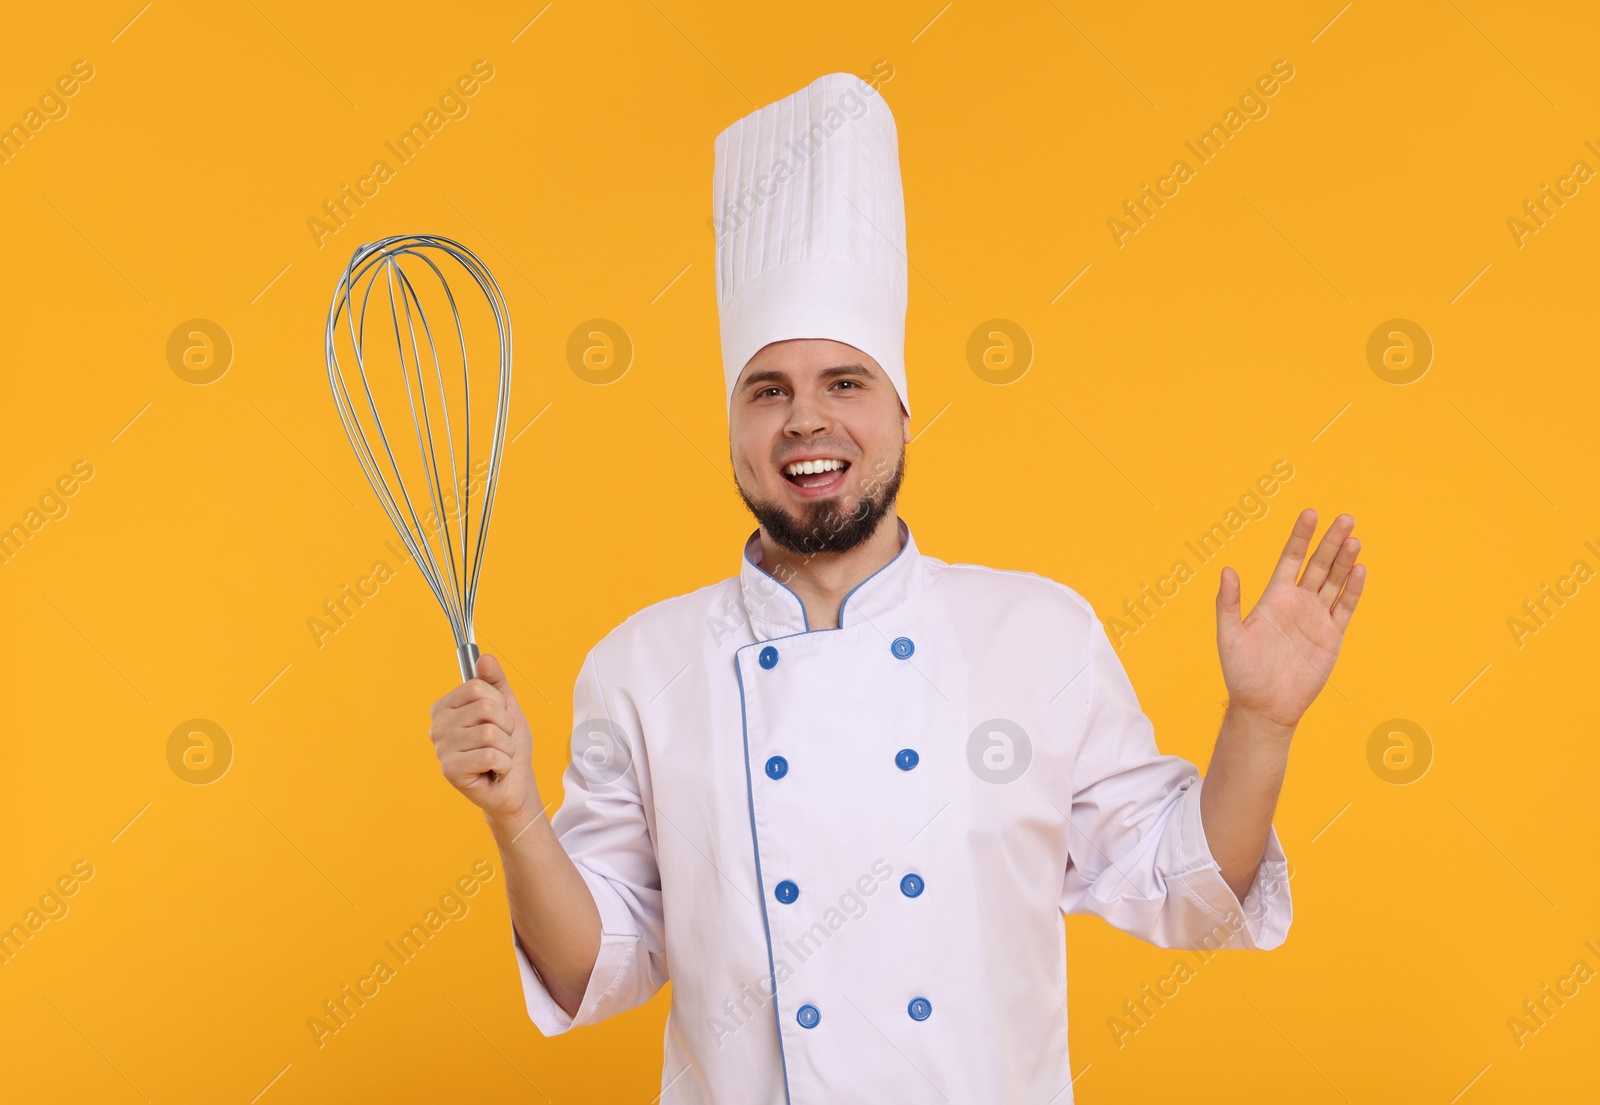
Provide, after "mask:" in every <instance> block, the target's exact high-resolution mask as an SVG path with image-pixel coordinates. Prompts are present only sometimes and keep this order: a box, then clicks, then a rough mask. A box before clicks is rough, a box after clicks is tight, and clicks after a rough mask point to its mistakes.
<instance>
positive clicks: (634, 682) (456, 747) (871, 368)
mask: <svg viewBox="0 0 1600 1105" xmlns="http://www.w3.org/2000/svg"><path fill="white" fill-rule="evenodd" d="M715 153H716V164H715V172H714V177H713V193H714V225H715V226H716V230H717V254H716V255H717V280H716V284H717V301H718V307H719V309H720V314H721V331H722V356H723V369H724V377H725V381H724V382H725V384H726V392H727V401H728V419H729V439H730V452H731V459H732V464H733V471H734V474H735V476H736V478H737V481H738V486H739V490H740V493H741V495H742V496H743V498H744V500H745V502H746V504H747V505H748V506H749V508H750V510H751V512H752V514H753V515H754V516H755V519H756V521H757V523H758V527H757V529H756V530H755V532H753V533H752V534H751V535H750V537H749V539H748V540H747V541H745V542H744V544H743V546H742V548H741V549H740V550H739V559H738V571H737V574H735V575H733V576H732V577H731V578H728V579H725V580H723V581H722V582H720V583H715V584H712V585H710V586H707V587H702V588H700V589H699V590H696V591H692V592H690V593H688V594H685V595H680V596H678V597H676V598H670V599H667V600H666V601H663V602H660V603H657V604H655V605H653V606H649V607H646V608H645V609H644V610H641V611H640V612H639V613H637V614H635V615H633V616H632V617H631V618H629V619H628V620H626V621H625V622H623V623H622V624H621V625H619V626H618V627H616V628H615V629H614V630H612V631H611V632H610V633H608V634H607V635H606V636H605V637H604V639H602V640H601V641H600V642H599V643H598V644H597V645H595V646H594V648H593V649H591V650H590V651H589V653H588V655H587V656H586V657H585V659H584V662H583V665H582V668H581V670H580V672H579V675H578V680H577V686H576V690H575V693H574V696H573V712H574V719H575V723H576V727H575V729H574V731H573V735H572V760H571V764H570V766H569V767H568V768H567V769H566V772H565V774H564V776H563V779H562V783H563V794H562V796H561V798H562V801H561V805H560V808H559V810H558V811H557V812H556V814H555V816H554V818H552V819H547V818H546V817H545V814H544V812H543V811H544V810H545V809H547V808H548V807H547V805H546V801H545V799H544V798H543V795H542V792H541V790H540V788H539V787H538V785H537V783H536V781H535V779H534V775H533V771H532V767H531V753H532V739H531V735H530V732H529V727H528V723H527V720H526V718H525V717H524V715H523V713H522V711H521V709H520V708H519V706H518V704H517V696H516V695H515V694H514V693H513V691H512V688H511V687H510V685H509V683H508V681H507V679H506V676H505V673H504V671H503V669H502V668H501V666H500V664H499V663H498V662H497V661H496V660H495V658H494V657H491V656H484V657H483V658H482V659H481V660H480V661H479V665H478V669H477V670H478V678H476V679H473V680H470V681H468V682H466V683H463V684H461V685H460V686H459V687H457V688H455V689H454V690H452V691H451V692H450V693H449V694H447V695H445V696H444V697H443V698H441V699H440V700H439V701H438V702H437V703H436V704H435V705H434V708H433V725H432V730H431V736H432V739H433V742H434V745H435V749H436V751H437V753H438V756H439V760H440V765H441V768H442V770H443V773H444V775H445V777H446V778H447V779H449V780H450V782H451V783H453V784H454V785H455V786H456V787H457V788H459V789H460V790H461V791H462V792H463V793H464V794H465V795H466V796H467V797H468V798H469V799H471V800H472V801H473V802H474V803H476V804H477V805H478V806H479V807H481V808H482V810H483V811H484V814H485V817H486V819H487V821H488V823H489V825H490V828H491V830H492V832H493V834H494V837H495V840H496V842H497V843H498V845H499V848H500V854H501V859H502V862H503V866H504V869H505V876H506V888H507V897H508V899H509V904H510V912H511V920H512V931H511V933H510V936H511V944H512V950H513V953H514V956H515V960H516V965H517V970H518V971H519V973H520V976H521V981H522V988H523V992H524V994H525V996H526V1000H527V1008H528V1014H529V1016H530V1017H531V1018H532V1019H533V1021H534V1023H535V1024H536V1025H537V1026H538V1028H539V1030H540V1031H541V1032H543V1033H544V1034H546V1035H556V1034H558V1033H562V1032H566V1031H568V1030H569V1029H572V1028H575V1027H579V1026H582V1025H589V1024H594V1023H596V1022H598V1021H602V1020H604V1019H606V1018H607V1017H611V1016H614V1015H615V1014H618V1013H621V1012H624V1011H626V1010H628V1009H632V1008H634V1007H635V1006H637V1005H639V1004H641V1003H643V1002H645V1001H647V1000H648V999H649V998H650V997H651V996H652V995H653V994H655V993H656V992H657V991H658V990H659V989H660V988H661V986H662V984H664V983H665V982H667V981H668V980H669V979H670V980H671V981H672V984H673V985H672V1005H671V1009H670V1012H669V1013H668V1017H667V1027H666V1036H665V1041H664V1052H665V1054H664V1065H663V1069H662V1094H661V1101H662V1102H663V1103H665V1105H687V1103H690V1102H712V1101H716V1102H725V1103H730V1105H778V1103H780V1102H782V1103H789V1105H824V1103H827V1105H836V1103H839V1102H857V1101H859V1102H874V1103H876V1102H948V1103H957V1102H963V1103H964V1102H971V1103H979V1105H997V1103H1002V1102H1007V1103H1009V1102H1039V1103H1041V1105H1043V1103H1047V1102H1048V1103H1053V1105H1062V1103H1068V1102H1071V1101H1072V1097H1073V1093H1072V1088H1071V1083H1072V1073H1071V1065H1070V1063H1069V1060H1068V1056H1067V1021H1066V984H1067V966H1066V954H1065V948H1064V940H1063V929H1062V923H1061V914H1062V912H1063V911H1065V912H1071V913H1094V914H1098V915H1099V916H1101V917H1103V918H1105V920H1107V921H1109V922H1110V923H1111V924H1113V925H1115V926H1116V927H1118V928H1120V929H1122V930H1124V931H1126V932H1129V933H1132V934H1134V935H1136V936H1138V937H1141V938H1142V939H1144V940H1147V941H1150V942H1151V943H1154V944H1157V945H1160V946H1163V947H1186V948H1195V947H1207V948H1222V947H1228V948H1261V949H1267V948H1273V947H1276V946H1277V945H1278V944H1280V943H1282V942H1283V940H1284V937H1285V935H1286V934H1287V932H1288V928H1289V921H1290V912H1291V910H1290V901H1289V888H1288V870H1287V866H1288V865H1287V862H1286V860H1285V857H1284V853H1283V850H1282V848H1281V847H1280V846H1279V843H1278V839H1277V836H1276V834H1275V832H1274V831H1273V829H1272V825H1271V819H1272V812H1273V809H1274V806H1275V804H1276V800H1277V796H1278V790H1279V786H1280V784H1281V781H1282V778H1283V773H1284V768H1285V764H1286V761H1287V757H1288V751H1289V743H1290V738H1291V736H1292V734H1293V732H1294V729H1295V726H1296V724H1297V723H1298V722H1299V720H1300V717H1301V715H1302V714H1303V713H1304V712H1305V710H1306V709H1307V708H1308V707H1309V706H1310V704H1311V702H1312V700H1313V699H1314V698H1315V697H1316V695H1317V693H1318V692H1319V691H1320V690H1321V688H1322V685H1323V683H1324V682H1325V681H1326V679H1327V677H1328V674H1329V671H1330V669H1331V666H1332V664H1333V661H1334V659H1335V657H1336V656H1337V654H1338V651H1339V646H1340V642H1341V640H1342V638H1343V635H1344V630H1345V627H1346V625H1347V624H1348V623H1349V620H1350V617H1351V613H1352V612H1353V610H1354V609H1355V605H1356V600H1357V598H1358V597H1359V596H1360V594H1361V589H1362V585H1363V582H1364V578H1365V568H1364V566H1357V565H1356V557H1357V552H1358V548H1359V542H1357V541H1356V539H1355V538H1353V537H1351V536H1350V533H1351V530H1352V528H1353V526H1354V520H1353V519H1351V518H1350V517H1349V516H1347V515H1341V516H1340V517H1339V518H1338V519H1336V520H1335V521H1334V522H1333V523H1332V525H1331V526H1330V527H1329V528H1328V530H1327V532H1326V533H1325V534H1324V536H1323V538H1322V540H1321V542H1320V544H1318V546H1317V548H1316V550H1315V552H1314V553H1311V555H1310V558H1309V561H1308V560H1307V553H1308V552H1310V551H1311V541H1312V536H1313V534H1314V532H1315V529H1316V515H1315V514H1314V513H1313V512H1311V511H1306V512H1304V513H1303V514H1302V515H1301V516H1300V517H1299V519H1298V520H1297V521H1296V522H1295V524H1294V527H1293V531H1292V533H1291V534H1290V536H1289V538H1288V543H1287V545H1286V546H1285V548H1284V551H1283V556H1282V559H1281V560H1280V561H1279V563H1278V565H1277V569H1276V571H1275V572H1274V574H1273V576H1272V579H1271V581H1270V582H1269V583H1268V585H1267V587H1266V590H1265V593H1264V594H1263V595H1262V596H1261V599H1260V601H1259V602H1258V603H1257V604H1256V605H1255V606H1254V607H1253V608H1252V609H1251V611H1250V614H1249V616H1248V617H1245V618H1243V619H1242V620H1241V617H1240V582H1239V578H1238V576H1237V574H1236V573H1234V571H1233V570H1232V569H1231V568H1225V569H1223V572H1222V582H1221V588H1220V591H1219V593H1218V596H1217V625H1218V629H1217V640H1218V647H1219V652H1220V655H1221V662H1222V673H1223V677H1224V680H1225V682H1226V685H1227V689H1228V694H1229V704H1228V708H1227V712H1226V715H1225V717H1224V719H1223V722H1222V726H1221V731H1220V733H1219V735H1218V737H1217V743H1216V748H1215V751H1214V753H1213V756H1212V760H1211V765H1210V768H1209V770H1208V772H1207V774H1206V776H1205V778H1204V779H1203V780H1202V779H1201V778H1200V776H1199V773H1198V771H1197V770H1196V768H1195V767H1194V765H1192V764H1190V763H1189V762H1187V761H1185V760H1183V759H1180V758H1178V757H1176V756H1165V755H1162V754H1160V753H1159V752H1158V751H1157V747H1156V742H1155V739H1154V734H1153V732H1152V728H1151V724H1150V722H1149V720H1148V719H1147V718H1146V717H1145V715H1144V714H1143V713H1142V712H1141V710H1140V707H1139V702H1138V699H1137V698H1136V697H1135V695H1134V691H1133V688H1132V686H1131V685H1130V684H1129V681H1128V677H1127V675H1126V674H1125V673H1124V671H1123V669H1122V666H1121V664H1120V663H1119V662H1118V659H1117V656H1116V653H1115V651H1114V650H1113V648H1112V646H1111V643H1110V641H1109V640H1108V638H1107V635H1106V632H1105V630H1104V629H1103V627H1102V625H1101V622H1100V620H1099V619H1098V618H1097V617H1096V616H1095V613H1094V611H1093V610H1092V609H1091V608H1090V606H1089V604H1088V603H1087V602H1086V601H1085V600H1084V599H1083V598H1082V597H1080V596H1079V595H1078V594H1077V593H1076V592H1074V591H1072V590H1071V589H1069V588H1067V587H1065V586H1063V585H1062V584H1059V583H1056V582H1055V581H1053V580H1050V579H1047V578H1045V577H1043V576H1040V575H1036V574H1033V573H1030V572H1022V571H1001V570H996V569H992V568H984V567H979V566H976V565H970V564H950V563H946V562H945V561H943V560H940V559H937V558H936V557H933V556H930V555H928V554H926V553H924V552H923V551H922V550H921V549H920V548H919V547H918V545H917V542H916V540H915V538H914V536H913V534H912V532H911V529H910V527H909V526H908V525H907V524H906V522H905V521H904V520H903V519H901V518H900V517H899V516H898V514H897V512H896V508H895V504H896V493H897V491H898V489H899V488H900V485H901V480H902V478H903V476H904V474H905V445H906V444H907V443H908V442H909V440H910V425H911V403H910V399H909V392H908V389H907V372H906V365H905V356H904V350H905V311H906V275H907V274H906V266H907V260H906V253H905V216H904V208H903V203H902V197H901V185H900V170H899V155H898V146H897V137H896V130H895V124H894V118H893V116H892V115H891V114H890V111H889V108H888V106H887V105H886V104H885V103H884V101H883V99H882V97H881V96H880V95H879V94H878V93H876V92H875V91H874V90H873V89H872V88H870V87H869V86H867V85H866V84H865V83H863V82H862V81H860V80H859V79H857V78H856V77H853V76H851V75H849V74H844V73H835V74H831V75H828V76H825V77H822V78H821V79H819V80H817V81H815V82H813V83H812V84H810V85H809V86H807V87H806V88H803V89H801V90H800V91H798V92H796V93H794V94H793V95H791V96H788V97H785V98H784V99H782V100H779V101H777V102H776V103H773V104H769V105H767V106H766V107H763V108H761V109H760V110H759V111H756V112H754V113H753V114H751V115H749V116H747V117H746V118H744V119H741V120H739V121H738V122H736V123H734V124H733V125H732V126H731V127H729V128H728V129H727V130H725V131H723V132H722V133H721V134H720V135H719V136H718V137H717V139H716V143H715ZM491 773H492V774H491Z"/></svg>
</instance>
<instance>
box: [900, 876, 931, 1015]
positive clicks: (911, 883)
mask: <svg viewBox="0 0 1600 1105" xmlns="http://www.w3.org/2000/svg"><path fill="white" fill-rule="evenodd" d="M924 885H926V884H924V883H923V881H922V876H921V875H907V876H906V877H905V878H903V879H901V880H900V893H902V894H904V895H905V896H906V897H908V898H915V897H916V896H917V895H918V894H921V893H922V888H923V886H924ZM919 1019H920V1018H919Z"/></svg>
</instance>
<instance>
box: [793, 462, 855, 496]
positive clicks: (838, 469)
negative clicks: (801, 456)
mask: <svg viewBox="0 0 1600 1105" xmlns="http://www.w3.org/2000/svg"><path fill="white" fill-rule="evenodd" d="M849 469H850V462H849V461H847V460H839V459H837V458H833V457H828V458H822V459H818V460H797V461H793V462H791V463H789V464H786V465H784V466H783V469H782V471H783V478H784V479H786V480H788V481H789V482H790V483H792V484H794V485H795V486H796V487H798V488H801V489H802V490H805V491H828V490H831V489H832V488H834V487H836V486H837V485H839V484H840V483H843V482H844V474H845V473H846V472H847V471H849Z"/></svg>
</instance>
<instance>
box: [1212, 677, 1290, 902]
mask: <svg viewBox="0 0 1600 1105" xmlns="http://www.w3.org/2000/svg"><path fill="white" fill-rule="evenodd" d="M1293 736H1294V730H1293V729H1292V728H1291V729H1285V728H1283V727H1282V726H1281V725H1276V724H1273V723H1269V722H1266V721H1263V720H1260V719H1257V718H1254V717H1251V716H1248V715H1245V714H1242V713H1240V712H1238V711H1236V710H1234V709H1233V708H1232V707H1231V706H1230V707H1229V709H1228V712H1227V713H1226V714H1225V715H1224V717H1223V719H1222V729H1221V731H1220V732H1218V734H1217V745H1216V748H1215V750H1214V751H1213V752H1212V753H1211V766H1210V767H1209V768H1207V769H1206V779H1205V786H1203V787H1202V788H1201V790H1200V821H1201V824H1202V825H1203V826H1204V827H1205V834H1206V843H1207V845H1208V846H1209V847H1210V849H1211V854H1212V856H1213V857H1214V858H1215V859H1216V861H1217V865H1218V866H1219V867H1221V868H1222V878H1223V881H1224V882H1226V883H1227V884H1228V888H1229V889H1230V890H1232V891H1233V893H1234V895H1235V896H1236V897H1237V898H1238V899H1239V900H1240V901H1241V902H1242V901H1243V900H1244V897H1245V895H1246V894H1247V893H1249V890H1250V884H1251V883H1253V882H1254V881H1255V877H1256V870H1257V869H1258V868H1259V867H1260V866H1261V857H1262V855H1263V854H1264V853H1265V852H1266V848H1267V836H1268V834H1269V833H1270V832H1271V830H1272V813H1273V810H1275V809H1276V808H1277V804H1278V792H1279V790H1280V789H1282V787H1283V776H1284V771H1285V769H1286V768H1287V766H1288V762H1289V743H1290V739H1291V738H1292V737H1293Z"/></svg>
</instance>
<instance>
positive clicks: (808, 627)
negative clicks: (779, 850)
mask: <svg viewBox="0 0 1600 1105" xmlns="http://www.w3.org/2000/svg"><path fill="white" fill-rule="evenodd" d="M895 525H896V528H897V529H898V528H899V527H900V526H905V529H906V540H905V544H902V545H901V546H900V551H899V552H897V553H895V554H894V556H893V558H891V559H890V561H889V563H888V564H885V565H883V567H882V568H879V569H878V571H876V572H873V573H872V575H870V576H868V577H867V578H866V579H864V580H862V581H861V582H860V583H858V584H856V585H855V586H854V587H852V588H850V592H849V594H847V595H845V597H844V598H842V599H840V600H839V624H838V625H837V626H835V627H834V628H835V629H843V628H844V609H845V606H846V604H848V603H849V601H850V595H853V594H855V593H856V592H857V591H859V590H861V588H863V587H865V586H866V585H867V584H868V583H869V582H870V581H871V580H872V578H873V576H876V575H878V573H879V572H882V571H883V569H884V568H887V567H889V564H893V563H894V562H895V561H896V560H899V559H900V558H901V557H902V556H904V555H905V553H906V546H907V545H909V544H911V527H910V526H908V525H906V522H905V519H903V518H897V519H895ZM750 536H751V537H754V536H755V534H751V535H750ZM749 543H750V538H749V537H747V538H745V544H746V545H749ZM744 561H745V563H746V564H749V565H750V567H752V568H754V569H756V570H757V571H759V572H763V573H765V574H766V576H767V578H768V579H770V580H772V582H774V583H776V584H777V585H778V586H779V587H782V588H783V589H784V590H785V591H788V592H789V595H790V597H791V598H793V599H794V601H795V605H797V606H798V607H800V620H801V621H803V622H804V623H805V629H804V630H803V632H806V633H811V632H818V633H825V632H827V630H815V631H813V630H812V628H811V615H809V614H807V613H806V604H805V601H804V600H803V599H801V598H800V596H799V595H797V594H795V593H794V591H793V590H792V589H791V588H790V587H789V585H788V584H786V583H784V582H783V580H781V579H779V578H778V577H777V576H775V575H773V574H772V573H771V572H767V571H766V569H764V568H762V567H761V565H759V564H757V563H756V562H755V561H754V560H751V559H750V553H749V550H748V549H746V551H745V554H744ZM798 635H799V634H790V636H798ZM769 639H770V640H774V641H781V640H782V639H783V638H782V637H772V638H769ZM734 663H735V664H736V665H737V664H738V659H737V658H735V660H734ZM747 766H748V765H747Z"/></svg>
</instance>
